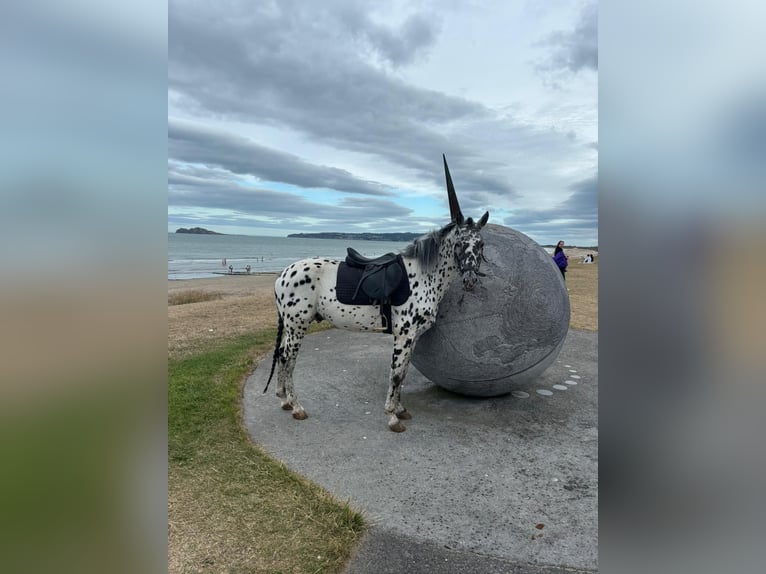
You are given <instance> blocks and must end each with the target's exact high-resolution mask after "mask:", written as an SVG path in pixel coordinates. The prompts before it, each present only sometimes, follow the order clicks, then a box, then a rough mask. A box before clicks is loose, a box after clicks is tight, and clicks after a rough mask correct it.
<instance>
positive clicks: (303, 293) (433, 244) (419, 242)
mask: <svg viewBox="0 0 766 574" xmlns="http://www.w3.org/2000/svg"><path fill="white" fill-rule="evenodd" d="M444 172H445V176H446V180H447V194H448V196H449V205H450V214H451V217H452V221H450V223H448V224H447V225H445V226H444V227H443V228H442V229H440V230H438V231H433V232H431V233H429V234H427V235H424V236H422V237H420V238H418V239H416V240H415V241H414V242H413V243H412V244H410V245H409V246H407V247H406V248H405V249H404V251H402V252H401V255H402V259H403V262H404V265H405V268H406V270H407V276H408V278H409V282H410V288H411V291H412V292H411V295H410V296H409V298H408V299H407V300H406V301H405V302H404V304H402V305H399V306H392V307H391V322H392V331H393V335H394V351H393V357H392V360H391V373H390V376H389V386H388V395H387V398H386V404H385V412H386V414H387V415H388V416H389V420H388V427H389V428H390V429H391V430H392V431H394V432H402V431H404V430H405V427H404V425H403V424H402V423H401V420H402V419H409V418H411V415H410V414H409V413H408V412H407V410H406V409H405V408H404V406H402V403H401V400H400V395H401V387H402V383H403V382H404V377H405V375H406V374H407V367H408V366H409V364H410V356H411V355H412V351H413V349H414V347H415V342H416V340H417V337H418V336H419V335H420V334H421V333H423V332H424V331H426V330H427V329H428V328H429V327H431V325H433V323H434V321H435V320H436V315H437V311H438V308H439V302H440V301H441V300H442V297H443V296H444V294H445V292H446V291H447V288H448V287H449V285H450V283H452V280H453V279H454V278H455V277H456V276H457V275H461V276H462V279H463V288H464V289H465V290H466V291H470V290H472V289H473V288H474V286H475V284H476V282H477V280H478V276H480V275H481V273H480V271H479V266H480V265H481V261H482V258H483V246H484V242H483V241H482V238H481V234H480V233H479V232H480V230H481V228H482V227H484V225H485V224H486V223H487V220H488V219H489V212H486V213H485V214H484V215H483V216H482V218H481V219H480V220H479V221H478V222H474V221H473V219H471V218H468V219H465V218H464V217H463V214H462V212H461V211H460V205H459V204H458V200H457V195H456V194H455V188H454V186H453V185H452V178H451V177H450V173H449V168H448V167H447V160H446V158H444ZM339 264H340V263H339V262H338V261H335V260H332V259H322V258H313V259H304V260H302V261H297V262H295V263H293V264H292V265H290V266H289V267H287V268H286V269H285V270H284V271H283V272H282V274H281V275H280V276H279V278H278V279H277V281H276V284H275V290H274V292H275V296H276V303H277V311H278V313H279V324H278V328H277V342H276V348H275V349H274V360H273V361H272V365H271V374H270V375H269V380H268V382H267V383H266V388H265V389H264V391H263V392H264V393H265V392H266V390H267V389H268V386H269V383H270V382H271V378H272V377H273V376H274V367H275V365H276V364H277V362H279V370H278V373H277V397H279V398H280V399H281V400H282V408H283V409H285V410H291V411H292V414H293V417H294V418H296V419H299V420H300V419H305V418H306V417H307V416H308V415H307V414H306V411H305V410H304V409H303V407H302V406H301V405H300V403H298V397H297V395H296V394H295V389H294V386H293V370H294V369H295V361H296V359H297V356H298V351H299V350H300V345H301V341H302V339H303V337H304V335H305V334H306V330H307V329H308V326H309V323H311V321H321V320H323V319H326V320H328V321H330V322H331V323H332V324H333V325H334V326H336V327H339V328H342V329H349V330H354V331H371V330H374V329H375V327H376V325H378V324H379V322H380V308H379V306H378V305H345V304H343V303H340V302H339V301H338V298H337V296H336V290H335V287H336V276H337V272H338V266H339ZM283 334H284V340H282V336H283ZM280 342H281V345H280Z"/></svg>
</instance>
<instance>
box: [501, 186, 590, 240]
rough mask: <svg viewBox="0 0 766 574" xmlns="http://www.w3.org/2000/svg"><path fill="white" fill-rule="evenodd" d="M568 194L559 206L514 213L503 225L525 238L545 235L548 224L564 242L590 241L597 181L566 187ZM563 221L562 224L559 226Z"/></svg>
mask: <svg viewBox="0 0 766 574" xmlns="http://www.w3.org/2000/svg"><path fill="white" fill-rule="evenodd" d="M570 189H571V190H572V194H571V195H570V196H569V197H568V198H567V199H566V200H565V201H563V202H562V203H561V204H559V205H557V206H556V207H554V208H552V209H548V210H542V211H518V212H516V213H514V214H513V215H512V216H511V217H507V218H505V221H504V223H505V225H508V226H510V227H513V228H514V229H518V230H520V231H522V232H524V233H526V234H527V235H548V234H549V231H550V227H551V223H552V222H556V223H555V225H556V228H557V229H559V230H560V234H561V235H562V237H563V236H566V237H564V239H565V240H566V241H568V242H570V243H571V242H572V240H573V239H572V238H577V237H594V236H596V235H597V230H598V178H597V177H593V178H590V179H586V180H583V181H579V182H577V183H575V184H573V185H571V186H570ZM562 221H566V223H561V222H562Z"/></svg>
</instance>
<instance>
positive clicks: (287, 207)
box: [168, 171, 412, 226]
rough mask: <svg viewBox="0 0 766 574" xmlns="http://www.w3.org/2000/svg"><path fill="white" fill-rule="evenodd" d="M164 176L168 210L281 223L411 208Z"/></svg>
mask: <svg viewBox="0 0 766 574" xmlns="http://www.w3.org/2000/svg"><path fill="white" fill-rule="evenodd" d="M168 180H169V182H170V186H169V189H168V205H169V208H168V211H169V212H173V211H174V210H175V209H176V208H181V207H187V208H198V209H221V210H226V211H229V212H231V213H232V216H238V217H252V216H268V217H271V218H274V219H275V221H277V222H279V224H280V225H281V226H285V225H288V224H293V223H294V222H295V220H296V219H298V218H312V219H317V220H321V221H325V222H335V223H336V224H338V223H344V224H356V223H360V224H361V223H374V222H379V221H382V220H386V219H388V218H406V217H408V216H409V215H411V213H412V210H411V209H409V208H406V207H402V206H400V205H397V204H396V203H394V202H392V201H390V200H382V199H364V200H363V199H361V198H350V197H349V198H345V199H344V200H343V201H341V202H340V205H338V206H335V205H331V204H326V203H318V202H312V201H309V200H307V199H305V198H303V197H301V196H300V195H296V194H294V193H288V192H279V191H272V190H267V189H259V188H252V187H247V186H243V185H236V184H232V183H230V182H227V181H225V180H223V181H221V180H216V179H215V178H214V177H210V178H201V177H194V176H189V175H185V174H183V173H179V172H178V171H172V172H171V173H170V174H169V177H168Z"/></svg>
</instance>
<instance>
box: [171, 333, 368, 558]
mask: <svg viewBox="0 0 766 574" xmlns="http://www.w3.org/2000/svg"><path fill="white" fill-rule="evenodd" d="M275 336H276V332H275V331H273V330H271V331H266V332H262V333H258V334H254V335H248V336H245V337H241V338H239V339H236V340H233V341H228V342H226V343H224V344H219V345H217V346H215V347H213V348H209V349H206V350H205V351H203V352H199V353H197V354H195V355H194V356H192V357H189V358H183V359H173V360H170V361H169V362H168V456H169V463H168V499H169V508H168V540H169V569H170V571H173V572H187V571H188V572H190V571H195V572H207V571H209V572H222V571H226V572H272V573H276V572H291V573H303V572H306V573H308V572H311V573H317V572H339V571H341V570H342V568H343V566H344V565H345V563H346V561H347V560H348V557H349V555H350V553H351V551H352V549H353V548H354V546H355V545H356V542H357V540H358V538H359V537H360V535H361V534H362V533H363V531H364V529H365V523H364V520H363V518H362V516H361V515H360V514H359V513H357V512H355V511H354V510H353V509H352V508H350V507H349V505H348V504H345V503H340V502H338V501H337V500H335V499H334V498H332V496H330V495H329V494H328V493H327V492H326V491H324V490H323V489H321V488H319V487H317V486H316V485H313V484H312V483H310V482H308V481H307V480H305V479H303V478H301V477H300V476H297V475H295V474H293V473H292V472H290V471H289V470H288V469H287V468H286V467H285V466H284V465H283V464H281V463H279V462H277V461H275V460H273V459H271V458H270V457H269V456H268V455H266V454H265V453H264V452H263V451H262V450H261V449H260V448H258V447H257V446H255V445H254V444H253V443H252V442H251V441H250V440H249V438H248V436H247V433H246V431H245V430H244V428H243V426H242V423H241V413H240V397H241V392H242V384H243V382H244V379H245V377H246V375H247V374H248V373H249V372H250V371H251V369H252V366H253V361H254V358H255V357H257V356H260V355H262V354H263V353H264V352H266V351H268V350H269V349H270V348H271V346H272V345H273V344H274V338H275ZM275 408H278V407H277V406H275Z"/></svg>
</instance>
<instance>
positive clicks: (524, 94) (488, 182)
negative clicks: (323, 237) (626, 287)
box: [168, 0, 598, 246]
mask: <svg viewBox="0 0 766 574" xmlns="http://www.w3.org/2000/svg"><path fill="white" fill-rule="evenodd" d="M168 31H169V38H168V58H169V62H168V231H169V232H173V231H175V230H176V229H177V228H179V227H195V226H200V227H205V228H207V229H212V230H215V231H218V232H222V233H233V234H244V235H275V236H284V235H287V234H288V233H299V232H308V233H311V232H322V231H343V232H366V231H370V232H401V231H407V232H414V233H426V232H428V231H431V230H433V229H437V228H440V227H442V226H443V225H445V224H446V223H448V222H449V219H450V217H449V208H448V204H447V194H446V186H445V179H444V168H443V163H442V154H445V155H446V158H447V161H448V163H449V168H450V172H451V175H452V179H453V182H454V184H455V188H456V191H457V195H458V198H459V200H460V205H461V208H462V212H463V214H464V215H465V216H466V217H473V218H474V219H478V218H479V217H480V216H481V215H482V214H483V213H484V212H485V211H489V213H490V218H489V221H490V223H497V224H501V225H505V226H508V227H511V228H513V229H516V230H518V231H521V232H522V233H524V234H526V235H528V236H529V237H531V238H532V239H534V240H535V241H537V242H538V243H540V244H543V245H547V244H555V243H556V242H557V241H559V240H564V241H565V242H566V243H567V244H569V245H580V246H595V245H598V193H597V188H598V181H597V177H598V175H597V170H598V8H597V4H596V3H595V2H592V1H579V0H578V1H571V0H551V1H546V2H533V1H509V0H496V1H487V2H479V1H477V0H466V1H461V0H440V1H439V2H435V1H430V0H424V1H419V2H405V1H401V2H400V1H394V2H379V1H368V0H358V1H349V0H325V1H323V2H305V1H303V0H279V1H277V0H273V1H266V0H262V1H259V2H249V1H244V0H228V1H225V2H221V1H219V0H216V1H212V0H197V1H194V0H183V1H175V0H171V1H170V3H169V5H168Z"/></svg>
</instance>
